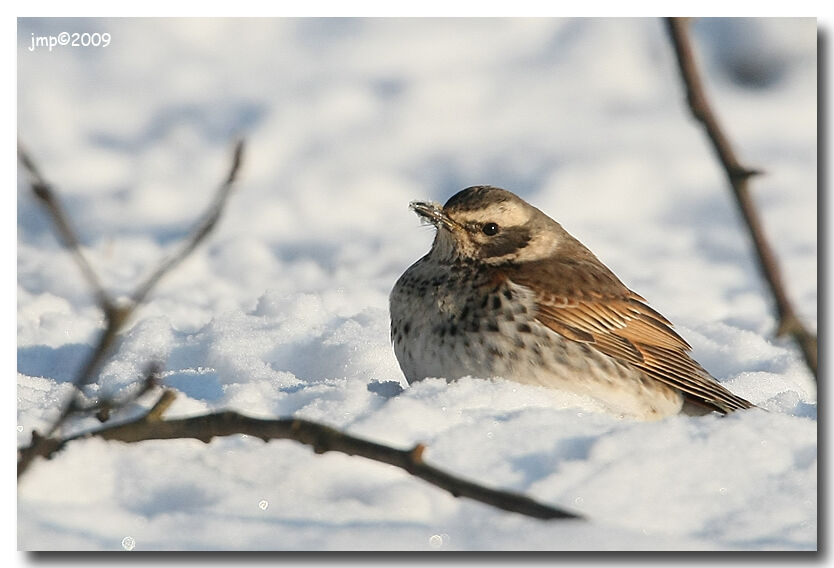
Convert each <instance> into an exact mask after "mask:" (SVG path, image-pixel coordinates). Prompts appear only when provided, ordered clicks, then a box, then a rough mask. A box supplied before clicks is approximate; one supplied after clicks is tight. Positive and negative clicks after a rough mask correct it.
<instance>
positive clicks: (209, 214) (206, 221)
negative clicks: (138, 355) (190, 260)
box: [133, 140, 244, 304]
mask: <svg viewBox="0 0 834 568" xmlns="http://www.w3.org/2000/svg"><path fill="white" fill-rule="evenodd" d="M243 148H244V144H243V140H240V141H238V142H237V144H235V149H234V153H233V155H232V165H231V167H230V168H229V173H228V174H227V176H226V179H225V180H224V181H223V183H222V184H220V187H219V188H218V189H217V192H216V194H215V197H214V200H213V201H212V204H211V205H210V206H209V208H208V210H207V211H206V212H205V213H204V214H203V217H202V218H201V219H200V220H199V221H198V222H197V223H196V224H195V225H194V227H193V228H192V229H191V232H190V234H189V237H188V238H187V240H186V242H185V243H183V245H182V247H181V248H180V250H179V251H177V253H176V254H174V255H172V256H170V257H168V258H167V259H165V260H164V261H162V263H160V265H159V267H158V268H157V269H156V270H155V271H154V272H153V273H152V274H151V275H150V276H149V277H148V279H147V280H145V282H144V283H142V284H141V285H140V286H138V287H137V288H136V291H135V292H134V293H133V302H134V304H141V303H142V301H143V300H144V299H145V297H146V296H147V295H148V293H149V292H150V291H151V290H152V289H153V287H154V286H156V284H157V283H158V282H159V280H160V279H161V278H162V277H163V276H164V275H166V274H167V273H169V272H170V271H171V270H172V269H173V268H174V267H175V266H176V265H178V264H179V263H180V262H182V261H183V260H184V259H185V258H186V257H188V255H189V254H191V252H192V251H193V250H194V249H195V248H197V245H199V244H200V243H201V242H202V241H203V239H205V238H206V235H208V234H209V233H211V231H212V229H214V226H215V225H216V224H217V221H218V220H219V219H220V215H221V214H222V213H223V208H224V207H225V206H226V201H227V200H228V198H229V194H230V193H231V190H232V187H233V186H234V183H235V180H236V179H237V175H238V172H239V171H240V165H241V163H242V160H243Z"/></svg>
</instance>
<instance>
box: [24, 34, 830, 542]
mask: <svg viewBox="0 0 834 568" xmlns="http://www.w3.org/2000/svg"><path fill="white" fill-rule="evenodd" d="M693 30H694V32H695V37H696V40H697V47H698V55H699V60H700V61H701V62H702V64H703V65H704V67H705V70H706V72H707V80H708V88H709V92H710V95H711V96H712V97H713V104H714V105H715V107H716V109H717V111H718V113H719V115H720V117H721V119H722V121H723V122H724V123H725V127H726V129H727V131H728V132H729V133H730V137H731V139H732V141H733V142H734V143H735V144H736V145H737V147H738V151H739V153H740V155H741V156H742V159H743V160H744V162H745V164H748V165H750V166H753V167H761V168H762V169H764V170H765V171H766V175H764V176H760V177H757V178H755V180H754V181H753V188H754V192H755V193H754V196H755V199H756V201H757V203H758V204H759V205H760V207H761V209H762V214H763V217H764V222H765V227H766V230H767V232H768V234H769V236H770V238H771V240H772V243H773V245H774V248H775V249H776V252H777V254H778V255H779V258H780V261H781V263H782V268H783V273H784V277H785V279H786V281H787V285H788V289H789V293H790V296H791V297H792V298H793V299H794V300H795V302H796V304H797V308H798V310H799V313H800V314H801V316H802V318H803V320H804V321H805V322H806V323H807V324H808V325H810V326H811V327H812V328H814V329H816V325H817V261H816V259H817V256H816V255H817V198H816V195H817V194H816V186H817V179H816V171H817V163H816V124H817V123H816V121H817V114H816V104H817V101H816V89H817V83H816V80H817V79H816V64H817V61H816V23H815V21H814V20H812V19H804V20H798V19H779V20H775V19H755V20H698V21H696V22H695V24H694V28H693ZM61 31H68V32H73V31H78V32H85V31H86V32H93V31H99V32H105V31H106V32H109V33H110V34H111V35H112V38H113V41H112V44H111V45H110V46H109V47H107V48H98V49H93V48H83V49H82V48H61V49H55V50H53V51H52V52H48V51H46V50H44V49H40V50H36V51H34V52H30V51H29V50H28V49H27V48H28V46H29V42H30V37H31V34H33V33H34V34H35V35H49V34H57V33H59V32H61ZM18 132H19V136H20V139H21V140H22V141H23V143H24V144H25V145H26V146H27V148H28V149H29V150H30V151H31V153H32V154H33V155H34V157H35V158H36V160H37V161H38V162H39V164H40V166H41V168H42V170H43V171H44V173H45V175H46V176H47V177H48V178H49V179H50V180H52V181H53V182H55V183H56V185H57V186H58V190H59V192H60V196H61V199H62V201H63V202H64V204H65V205H66V207H67V209H68V210H69V212H70V214H71V216H72V218H73V220H74V222H75V223H76V226H77V227H78V229H79V233H80V235H81V239H82V243H83V246H84V251H85V253H86V254H87V255H88V257H89V258H90V260H91V262H92V264H93V265H94V267H95V268H96V270H97V271H98V272H99V274H100V275H101V277H102V279H103V281H104V283H105V286H106V287H107V288H108V289H109V290H112V291H113V292H114V294H116V295H125V294H128V293H130V291H131V289H132V288H133V286H135V285H136V284H137V283H138V282H139V281H140V280H141V279H142V278H143V277H144V276H145V275H147V274H149V271H150V270H151V269H152V267H154V266H155V262H157V261H158V259H160V258H161V257H162V256H164V255H165V254H166V253H169V252H171V251H173V250H175V249H176V247H177V245H178V243H179V242H180V239H181V238H182V237H183V236H184V235H185V234H186V231H187V227H188V226H189V225H190V223H191V222H193V221H194V220H195V219H196V218H197V216H198V215H199V213H200V212H201V211H202V210H203V208H204V207H205V206H206V205H207V204H208V203H209V201H210V200H211V198H212V192H213V189H214V188H215V187H216V186H217V184H218V183H219V181H220V180H221V179H222V177H223V175H224V174H225V171H226V169H227V168H228V164H229V158H230V151H231V147H232V143H233V140H234V139H235V137H237V136H239V135H244V136H245V137H246V140H247V153H246V157H245V162H244V167H243V170H242V173H241V178H240V181H239V183H238V185H237V188H236V190H235V193H234V194H233V196H232V199H231V201H230V202H229V206H228V209H227V210H226V212H225V214H224V217H223V219H222V221H221V223H220V225H219V226H218V228H217V230H216V232H215V233H213V234H212V236H211V237H210V239H209V240H208V242H207V243H205V244H204V245H203V246H201V247H200V248H199V249H198V250H197V251H196V252H195V254H194V255H193V257H191V258H190V259H188V260H187V261H186V262H185V263H184V264H183V265H182V266H181V267H180V268H178V269H177V270H176V272H174V273H172V274H170V275H169V276H168V277H166V278H165V279H164V280H163V281H162V282H161V283H160V285H159V286H158V288H157V289H156V290H155V291H154V293H153V294H152V297H151V298H150V299H149V302H148V303H147V305H145V306H143V307H142V308H141V310H140V311H139V312H138V314H137V317H136V318H135V319H134V320H133V321H132V322H131V324H130V325H129V327H128V329H127V330H126V331H125V333H124V342H123V344H122V345H121V347H120V349H119V351H118V353H117V354H116V355H115V357H114V358H113V359H112V361H110V362H109V363H108V364H107V365H106V366H105V368H104V369H103V371H102V373H101V381H100V382H101V387H100V392H103V393H119V392H122V393H123V392H125V389H128V388H129V385H131V383H132V382H134V381H136V380H137V379H139V378H140V377H141V376H142V375H143V373H144V371H145V368H146V365H147V364H148V362H149V361H152V360H155V359H161V360H163V361H165V371H164V382H165V384H166V386H168V387H169V388H172V389H174V390H175V391H176V392H177V394H178V396H177V399H176V401H175V402H174V404H173V406H172V407H171V408H170V410H169V411H168V414H167V416H169V417H178V416H189V415H194V414H199V413H203V412H208V411H213V410H220V409H234V410H237V411H239V412H243V413H245V414H248V415H251V416H258V417H284V416H298V417H303V418H307V419H311V420H317V421H322V422H325V423H327V424H329V425H332V426H335V427H338V428H341V429H344V430H345V431H347V432H349V433H351V434H353V435H356V436H361V437H365V438H367V439H371V440H374V441H377V442H382V443H387V444H391V445H393V446H396V447H399V448H410V447H413V446H414V445H415V444H417V443H423V444H425V445H426V446H427V450H426V453H425V455H424V457H425V459H426V460H427V462H428V463H431V464H432V465H435V466H437V467H440V468H443V469H445V470H448V471H450V472H453V473H456V474H459V475H461V476H464V477H466V478H468V479H472V480H476V481H478V482H481V483H483V484H485V485H487V486H490V487H496V488H504V489H508V490H513V491H518V492H523V493H525V494H527V495H530V496H532V497H533V498H535V499H538V500H540V501H543V502H545V503H550V504H553V505H556V506H559V507H563V508H567V509H570V510H574V511H577V512H580V513H582V514H583V515H585V516H587V517H588V519H589V520H587V521H570V522H564V521H562V522H542V521H537V520H534V519H529V518H526V517H522V516H520V515H516V514H512V513H506V512H502V511H499V510H496V509H493V508H490V507H488V506H485V505H482V504H479V503H475V502H471V501H467V500H464V499H455V498H453V497H452V496H451V495H449V494H447V493H445V492H443V491H441V490H439V489H437V488H435V487H433V486H430V485H428V484H426V483H424V482H423V481H421V480H418V479H416V478H413V477H411V476H409V475H408V474H407V473H405V472H404V471H401V470H398V469H396V468H393V467H390V466H386V465H383V464H379V463H375V462H370V461H367V460H363V459H362V458H358V457H349V456H346V455H341V454H335V453H328V454H323V455H316V454H314V453H313V451H312V450H311V449H310V448H308V447H305V446H301V445H299V444H297V443H294V442H290V441H273V442H270V443H268V444H266V443H264V442H263V441H261V440H256V439H252V438H247V437H243V436H236V437H229V438H223V439H216V440H214V441H212V442H211V443H210V444H208V445H205V444H203V443H202V442H198V441H194V440H176V441H154V442H144V443H141V444H130V445H128V444H119V443H108V442H104V441H102V440H97V439H88V440H84V441H79V442H76V443H73V444H72V445H71V446H69V447H68V448H67V449H66V450H65V451H63V452H62V453H60V454H59V455H57V456H56V457H55V458H54V459H53V460H51V461H49V462H45V461H38V462H37V463H35V464H34V465H33V467H32V468H31V470H30V471H29V472H28V473H27V474H26V475H25V477H23V478H22V480H21V482H20V483H19V485H18V502H17V506H18V518H17V523H18V526H17V534H18V547H19V548H20V549H24V550H123V549H133V550H136V551H143V550H144V551H147V550H815V549H816V548H817V528H818V527H817V403H816V388H815V384H814V381H813V378H812V377H811V375H810V374H809V372H808V371H807V369H806V368H805V366H804V363H803V361H802V358H801V356H800V354H799V353H798V351H797V350H796V349H795V348H794V347H793V346H792V344H791V343H790V342H789V341H786V340H779V339H775V338H774V335H773V333H774V330H775V327H776V322H775V320H774V316H773V314H772V313H771V307H770V306H771V303H770V300H769V298H768V297H767V296H766V291H765V290H764V287H763V284H762V282H761V280H760V278H759V275H758V273H757V270H756V266H755V263H754V261H753V260H752V256H751V254H750V253H751V251H750V246H749V242H748V237H747V236H746V234H745V233H744V231H743V230H742V228H741V227H740V224H739V222H738V214H737V212H736V211H735V210H734V204H733V202H732V200H731V197H730V194H729V192H728V190H727V187H726V184H725V181H724V178H723V172H722V171H721V170H720V169H719V167H718V166H717V163H716V161H715V159H714V157H713V154H712V150H711V148H710V147H709V145H708V143H707V141H706V139H705V137H704V135H703V133H702V131H701V129H700V128H699V127H698V126H697V125H696V124H694V123H693V121H692V120H691V119H690V117H689V115H688V111H687V110H686V108H685V106H684V100H683V95H682V91H681V87H680V85H679V77H678V72H677V69H676V67H675V63H674V59H673V56H672V52H671V50H670V48H669V45H668V42H667V39H666V37H665V30H664V27H663V24H662V22H660V21H659V20H655V19H576V20H572V19H455V20H407V19H396V20H386V19H375V20H362V19H347V20H335V19H332V20H329V19H321V20H309V19H294V20H282V19H272V20H269V19H259V20H252V19H235V20H155V19H144V20H106V19H105V20H92V19H78V20H63V21H61V20H34V19H22V20H20V21H19V25H18ZM23 179H24V178H23V176H21V182H19V183H18V249H17V259H18V265H17V270H18V288H17V308H18V310H17V340H18V342H17V363H18V381H17V385H18V386H17V424H18V434H17V441H18V444H19V445H22V444H25V443H27V442H28V440H29V437H30V435H31V431H32V429H33V428H34V429H38V430H40V431H42V430H43V429H44V427H46V426H47V425H48V424H49V423H50V421H51V420H52V419H54V417H55V415H56V413H57V409H58V405H59V402H60V401H61V400H62V399H63V397H64V396H65V395H66V393H67V392H68V391H69V381H71V380H72V377H73V376H74V373H75V372H76V371H77V369H78V367H79V366H80V365H81V364H82V362H83V361H84V358H85V357H86V356H87V355H88V354H89V352H90V350H91V348H92V345H93V344H94V342H95V339H96V337H97V334H98V333H99V331H100V330H101V329H102V325H103V321H102V317H101V314H100V312H99V311H98V310H97V308H96V306H95V303H94V301H93V299H92V297H91V295H90V294H89V289H88V288H87V286H86V284H85V282H84V280H83V278H82V276H81V275H80V273H79V272H78V270H77V268H76V267H75V265H74V264H73V261H72V259H71V258H70V256H69V255H68V254H67V253H66V252H65V251H64V250H62V248H61V246H60V245H59V244H58V242H57V240H56V239H55V238H54V235H53V232H52V230H51V227H50V225H49V223H48V221H47V219H46V216H45V214H44V212H43V211H42V210H41V209H40V207H39V205H38V204H37V203H36V202H35V201H34V200H33V199H32V198H31V196H30V195H29V193H28V188H27V186H26V185H25V183H22V180H23ZM480 183H489V184H492V185H498V186H501V187H505V188H507V189H509V190H511V191H514V192H516V193H518V194H519V195H520V196H522V197H523V198H525V199H527V200H528V201H530V202H531V203H533V204H534V205H536V206H537V207H539V208H540V209H542V210H544V211H545V212H547V213H548V214H550V215H551V216H552V217H554V218H555V219H557V220H558V221H559V222H560V223H562V225H563V226H564V227H565V228H566V229H567V230H569V231H570V232H571V233H572V234H574V235H575V236H576V237H577V238H579V239H580V240H582V241H583V242H584V243H585V244H586V245H588V246H589V247H590V248H591V249H592V250H593V251H594V252H595V253H596V254H597V255H598V256H599V257H600V258H601V259H602V260H603V261H604V262H605V263H606V264H607V265H608V266H609V267H611V268H612V269H613V270H614V271H615V272H616V273H617V274H618V275H619V276H620V277H621V279H623V281H624V282H625V283H626V284H627V285H629V286H630V287H631V288H633V289H634V290H636V291H637V292H638V293H640V294H641V295H643V296H644V297H646V298H647V299H648V300H649V301H650V302H651V304H652V305H653V306H654V307H655V308H656V309H658V310H659V311H661V312H662V313H663V314H665V315H666V316H667V317H668V318H670V319H671V320H672V321H673V322H675V324H676V328H677V329H678V330H679V331H680V333H681V334H682V335H683V336H684V337H685V338H686V339H687V340H688V341H689V342H690V343H691V344H692V345H693V348H694V356H695V358H696V359H698V360H699V361H700V362H701V363H702V364H703V365H704V366H705V367H706V368H707V369H709V370H710V371H711V372H712V373H713V374H714V375H715V376H716V377H717V378H718V379H719V380H721V381H722V382H724V383H725V384H726V386H727V387H728V388H730V389H731V390H733V391H734V392H736V393H737V394H739V395H741V396H743V397H745V398H747V399H749V400H751V401H752V402H754V403H755V404H757V405H759V406H761V407H762V409H754V410H751V411H745V412H740V413H736V414H734V415H731V416H728V417H724V418H721V417H718V416H715V415H712V416H706V417H700V418H691V417H683V416H682V417H674V418H669V419H666V420H664V421H661V422H657V423H639V422H631V421H626V420H621V419H618V418H617V417H616V416H610V415H608V414H604V413H600V412H597V410H598V408H596V407H595V406H594V404H593V402H592V401H588V400H586V399H583V398H580V397H574V396H569V395H565V394H562V393H558V392H555V391H551V390H547V389H543V388H540V387H535V386H529V385H520V384H515V383H511V382H508V381H505V380H501V379H494V380H489V381H485V380H479V379H469V378H467V379H462V380H459V381H457V382H455V383H449V384H447V383H446V382H445V381H443V380H426V381H424V382H422V383H420V384H415V385H413V386H407V385H406V384H405V381H404V380H403V378H402V375H401V373H400V370H399V367H398V365H397V362H396V359H395V358H394V354H393V350H392V348H391V345H390V342H389V337H388V305H387V297H388V293H389V291H390V289H391V287H392V286H393V284H394V282H395V281H396V279H397V277H398V276H399V274H401V273H402V271H403V270H404V269H405V268H406V267H407V266H408V265H409V264H411V263H412V262H414V261H415V260H416V259H417V258H419V257H420V256H421V255H422V254H424V253H425V252H426V251H427V250H428V247H429V245H430V242H431V238H432V229H430V228H426V227H421V225H420V222H419V220H418V219H417V218H416V216H414V214H413V213H412V212H410V211H409V210H408V203H409V201H411V200H413V199H432V200H436V201H441V202H443V201H445V200H446V199H447V198H448V197H449V196H451V195H452V194H453V193H455V192H456V191H458V190H459V189H462V188H463V187H466V186H469V185H476V184H480ZM151 403H152V399H151V398H143V399H141V402H140V404H139V405H138V406H136V407H132V408H129V409H127V410H126V413H127V414H128V415H136V414H138V413H139V412H140V407H141V408H147V407H148V406H149V405H150V404H151ZM95 423H96V422H95V421H94V420H84V421H80V422H79V423H78V424H75V425H74V428H75V429H78V428H84V427H90V426H94V425H95Z"/></svg>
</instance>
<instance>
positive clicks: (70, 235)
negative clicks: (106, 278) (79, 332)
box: [17, 143, 114, 310]
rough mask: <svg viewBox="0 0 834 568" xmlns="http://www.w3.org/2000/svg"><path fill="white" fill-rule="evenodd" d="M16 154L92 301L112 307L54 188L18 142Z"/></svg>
mask: <svg viewBox="0 0 834 568" xmlns="http://www.w3.org/2000/svg"><path fill="white" fill-rule="evenodd" d="M17 158H18V160H20V164H21V165H22V166H23V167H24V168H25V169H26V171H27V172H28V174H29V185H30V186H31V188H32V193H34V194H35V197H37V198H38V199H39V200H40V201H41V203H43V205H44V207H46V210H47V211H48V212H49V215H50V216H51V217H52V222H53V223H54V224H55V230H56V231H57V233H58V236H59V238H60V239H61V243H62V244H63V245H64V247H66V248H67V249H68V250H69V251H70V252H71V253H72V255H73V258H75V262H76V264H78V268H80V269H81V273H82V274H83V275H84V278H86V279H87V283H88V284H89V285H90V287H91V288H92V289H93V292H94V294H95V296H96V302H97V303H98V305H99V306H101V307H102V309H105V310H109V309H113V307H114V306H113V300H112V298H111V297H110V295H109V294H108V293H107V292H106V291H105V290H104V287H103V286H102V285H101V281H100V280H99V278H98V275H97V274H96V272H95V270H93V267H92V266H91V265H90V262H89V261H88V260H87V257H86V256H84V253H83V252H82V250H81V243H80V241H79V239H78V236H77V234H76V232H75V229H73V227H72V224H71V223H70V221H69V217H68V216H67V214H66V212H65V211H64V208H63V207H62V206H61V203H60V201H58V198H57V197H56V196H55V192H54V191H53V190H52V185H51V184H49V183H48V182H47V181H46V179H45V178H44V177H43V175H41V172H40V170H39V169H38V167H37V166H36V165H35V162H34V160H33V159H32V157H31V156H30V155H29V154H28V153H27V152H26V150H25V149H24V148H23V145H22V144H20V143H18V145H17Z"/></svg>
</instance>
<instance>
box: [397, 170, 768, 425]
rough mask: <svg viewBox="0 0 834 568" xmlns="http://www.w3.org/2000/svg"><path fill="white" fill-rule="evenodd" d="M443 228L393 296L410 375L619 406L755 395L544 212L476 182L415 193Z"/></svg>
mask: <svg viewBox="0 0 834 568" xmlns="http://www.w3.org/2000/svg"><path fill="white" fill-rule="evenodd" d="M409 206H410V208H411V209H412V210H413V211H414V212H415V213H416V214H417V215H418V216H419V217H420V218H421V219H422V220H423V221H425V222H428V223H430V224H432V225H434V227H435V228H436V233H435V236H434V241H433V243H432V246H431V249H430V250H429V251H428V253H427V254H426V255H425V256H423V257H422V258H420V259H419V260H417V261H416V262H415V263H414V264H412V265H411V266H410V267H409V268H408V269H406V270H405V272H404V273H403V274H402V275H401V276H400V278H399V279H398V280H397V282H396V284H395V285H394V287H393V289H392V290H391V293H390V296H389V310H390V316H391V329H390V332H391V341H392V343H393V348H394V353H395V355H396V358H397V361H398V363H399V366H400V369H401V370H402V372H403V374H404V375H405V379H406V381H407V382H408V383H409V384H413V383H414V382H416V381H421V380H423V379H426V378H430V377H432V378H443V379H446V380H448V381H454V380H457V379H460V378H462V377H467V376H468V377H476V378H483V379H492V378H503V379H507V380H510V381H515V382H518V383H525V384H533V385H541V386H544V387H549V388H554V389H559V390H561V391H567V392H570V393H575V394H579V395H583V396H587V397H590V398H591V399H594V400H595V401H597V402H598V403H599V405H600V406H602V408H603V409H604V410H605V411H607V412H610V413H613V414H615V415H618V416H619V417H621V418H632V419H636V420H660V419H663V418H666V417H669V416H673V415H676V414H679V413H684V414H686V415H703V414H708V413H711V412H718V413H720V414H728V413H730V412H733V411H736V410H742V409H748V408H752V407H754V405H753V404H752V403H750V402H749V401H747V400H745V399H744V398H742V397H740V396H738V395H736V394H733V393H732V392H731V391H729V390H728V389H727V388H726V387H724V386H723V385H721V383H719V382H718V381H717V380H716V379H715V378H713V377H712V376H711V375H710V374H709V373H708V372H707V371H706V370H705V369H704V368H703V367H702V366H701V365H700V364H698V363H697V362H696V361H695V360H694V359H693V358H692V357H691V356H690V351H691V346H690V345H689V344H688V343H687V342H686V341H685V340H684V339H683V338H682V337H681V336H680V335H678V333H677V332H675V331H674V329H673V325H672V323H671V322H670V321H669V320H667V319H666V318H665V317H664V316H663V315H661V314H660V313H659V312H657V311H656V310H654V309H653V308H651V307H650V306H649V304H648V302H647V301H646V300H645V299H644V298H643V297H642V296H640V295H639V294H637V293H636V292H633V291H632V290H630V289H629V288H628V287H626V286H625V285H624V284H623V283H622V282H621V281H620V279H619V278H617V276H616V275H615V274H614V273H613V272H612V271H611V270H610V269H609V268H608V267H606V266H605V265H604V264H603V263H602V262H601V261H600V260H599V259H598V258H597V257H596V256H595V255H594V254H593V253H592V252H591V251H590V250H589V249H588V248H587V247H586V246H585V245H583V244H582V243H581V242H580V241H579V240H577V239H576V238H574V237H573V236H572V235H570V234H569V233H568V232H567V231H566V230H565V229H563V228H562V226H561V225H560V224H559V223H557V222H556V221H554V220H553V219H551V218H550V217H549V216H548V215H547V214H545V213H544V212H542V211H541V210H539V209H537V208H536V207H534V206H532V205H530V204H529V203H527V202H526V201H524V200H523V199H521V198H520V197H518V196H517V195H515V194H514V193H512V192H510V191H507V190H505V189H502V188H499V187H494V186H489V185H479V186H473V187H468V188H466V189H463V190H461V191H459V192H458V193H456V194H455V195H453V196H452V197H450V198H449V200H448V201H447V202H446V203H445V204H444V205H442V206H441V205H440V204H439V203H435V202H431V201H412V202H411V203H410V205H409Z"/></svg>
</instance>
